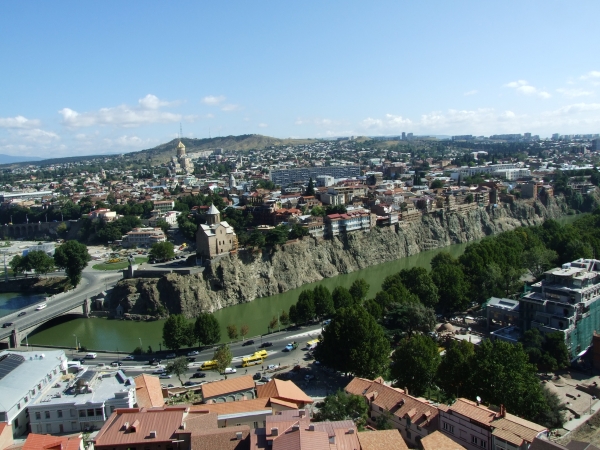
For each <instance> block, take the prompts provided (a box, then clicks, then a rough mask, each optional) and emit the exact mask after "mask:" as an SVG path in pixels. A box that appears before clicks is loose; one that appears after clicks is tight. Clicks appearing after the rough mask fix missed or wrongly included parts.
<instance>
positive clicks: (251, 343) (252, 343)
mask: <svg viewBox="0 0 600 450" xmlns="http://www.w3.org/2000/svg"><path fill="white" fill-rule="evenodd" d="M246 345H254V341H253V340H252V339H248V340H247V341H246V342H244V343H243V344H242V346H246Z"/></svg>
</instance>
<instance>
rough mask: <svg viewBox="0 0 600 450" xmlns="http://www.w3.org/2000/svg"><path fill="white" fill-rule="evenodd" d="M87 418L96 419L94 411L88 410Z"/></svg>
mask: <svg viewBox="0 0 600 450" xmlns="http://www.w3.org/2000/svg"><path fill="white" fill-rule="evenodd" d="M87 416H88V417H94V410H93V409H88V410H87Z"/></svg>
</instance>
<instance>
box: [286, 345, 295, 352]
mask: <svg viewBox="0 0 600 450" xmlns="http://www.w3.org/2000/svg"><path fill="white" fill-rule="evenodd" d="M295 348H296V347H294V344H288V345H286V346H285V348H284V349H283V351H284V352H291V351H292V350H294V349H295Z"/></svg>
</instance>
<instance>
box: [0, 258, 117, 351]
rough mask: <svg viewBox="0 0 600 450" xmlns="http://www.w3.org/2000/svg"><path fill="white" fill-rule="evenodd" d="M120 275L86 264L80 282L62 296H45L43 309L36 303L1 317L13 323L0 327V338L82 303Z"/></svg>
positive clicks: (111, 283)
mask: <svg viewBox="0 0 600 450" xmlns="http://www.w3.org/2000/svg"><path fill="white" fill-rule="evenodd" d="M122 277H123V274H122V273H121V272H120V271H119V272H102V271H97V270H93V269H92V268H91V265H88V267H86V268H85V269H84V271H83V273H82V275H81V282H80V283H79V285H77V287H76V288H75V289H72V290H71V291H69V292H68V293H67V294H66V295H64V296H59V297H57V298H52V297H47V300H46V301H45V302H44V303H46V304H47V306H46V308H45V309H42V310H40V311H37V310H36V307H37V304H36V305H31V306H28V307H26V308H23V309H21V310H19V311H16V312H14V313H12V314H9V315H7V316H4V317H2V319H1V320H2V323H3V324H6V323H13V325H11V326H8V327H3V328H0V339H4V338H6V337H8V336H9V335H10V334H11V333H12V330H13V328H14V327H17V329H19V330H22V329H26V328H28V327H30V326H32V325H35V324H37V323H39V322H40V321H46V320H49V319H50V318H53V317H55V316H57V315H60V314H61V313H62V312H64V311H65V310H69V309H71V308H73V307H75V306H76V305H77V304H81V303H83V300H84V299H86V298H90V297H92V296H94V295H96V294H98V293H100V292H101V291H103V290H105V289H107V288H108V287H109V286H113V285H114V284H116V283H117V282H118V281H119V280H120V279H122ZM90 306H91V305H90ZM23 312H25V314H24V315H21V316H20V317H19V314H22V313H23Z"/></svg>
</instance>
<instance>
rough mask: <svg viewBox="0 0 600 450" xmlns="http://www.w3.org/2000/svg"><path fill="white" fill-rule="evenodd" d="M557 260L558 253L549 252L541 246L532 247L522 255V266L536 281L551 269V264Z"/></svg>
mask: <svg viewBox="0 0 600 450" xmlns="http://www.w3.org/2000/svg"><path fill="white" fill-rule="evenodd" d="M557 259H558V253H556V252H555V251H554V250H549V249H547V248H545V247H543V246H542V245H539V246H536V247H533V248H532V249H531V250H528V251H526V252H524V253H523V265H524V266H525V268H526V269H527V270H529V273H531V275H533V277H534V278H535V279H536V280H537V279H539V278H540V277H541V276H542V274H543V273H544V272H545V271H546V270H548V269H551V268H552V266H553V263H554V262H555V261H556V260H557Z"/></svg>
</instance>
